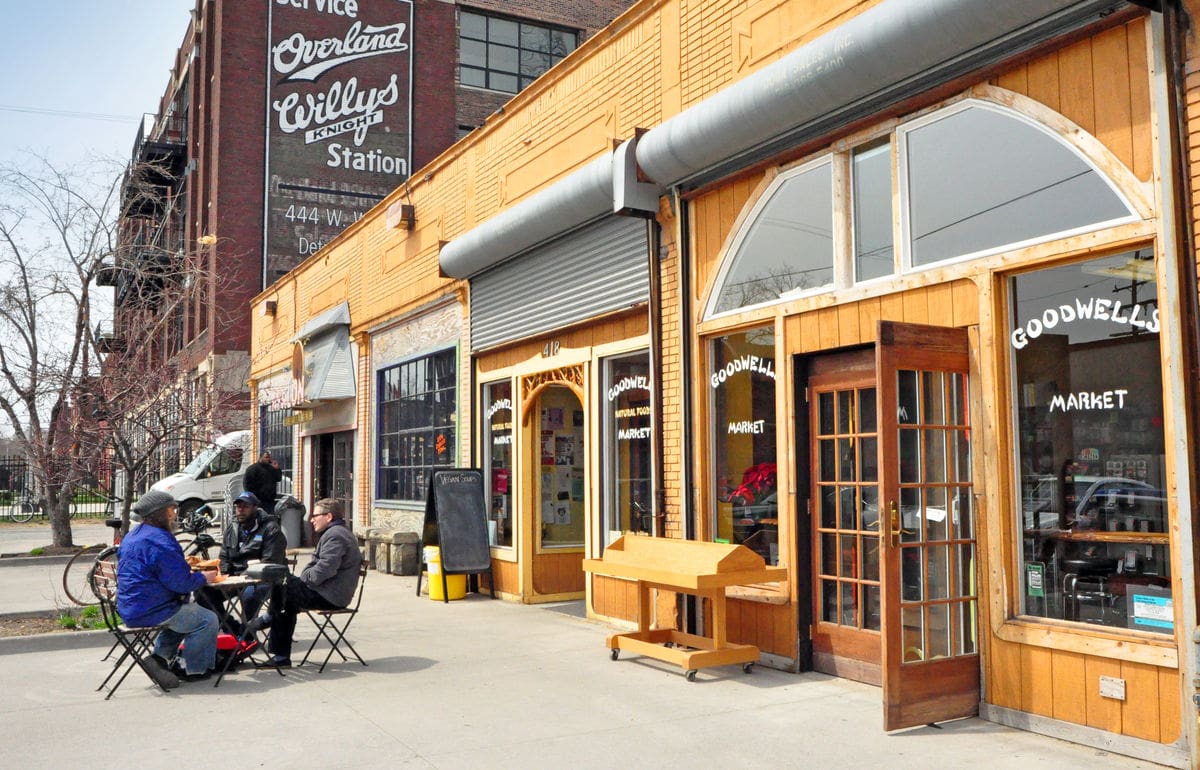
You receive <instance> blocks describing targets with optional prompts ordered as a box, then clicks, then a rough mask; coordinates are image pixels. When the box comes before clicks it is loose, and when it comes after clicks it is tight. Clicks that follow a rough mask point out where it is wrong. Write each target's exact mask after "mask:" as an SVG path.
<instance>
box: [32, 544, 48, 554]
mask: <svg viewBox="0 0 1200 770" xmlns="http://www.w3.org/2000/svg"><path fill="white" fill-rule="evenodd" d="M44 553H46V549H45V548H42V547H41V546H40V545H39V546H38V547H37V548H34V549H33V550H31V551H30V552H29V555H30V556H41V555H42V554H44Z"/></svg>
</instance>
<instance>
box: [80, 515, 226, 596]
mask: <svg viewBox="0 0 1200 770" xmlns="http://www.w3.org/2000/svg"><path fill="white" fill-rule="evenodd" d="M202 507H204V506H202ZM208 522H209V524H204V525H200V526H198V528H196V529H195V531H188V532H179V533H176V535H175V538H176V540H179V541H180V542H179V545H180V547H181V548H183V553H184V556H199V557H200V558H201V559H208V558H210V557H209V553H210V551H211V550H212V549H213V548H214V547H216V544H217V541H216V540H215V539H214V538H213V536H212V535H210V534H208V533H207V532H204V531H203V530H204V529H207V527H208V526H210V525H211V519H208ZM104 524H105V526H108V527H112V531H113V541H112V544H111V545H107V546H106V545H103V544H99V545H92V546H88V547H86V548H84V549H83V550H81V551H80V552H79V553H77V554H75V555H74V556H72V557H71V560H70V561H68V562H67V566H66V567H64V568H63V577H62V585H63V591H64V592H65V593H66V595H67V598H68V599H70V600H71V601H72V602H74V603H75V604H78V605H79V606H81V607H87V606H89V605H94V604H99V603H100V599H99V597H97V596H96V593H95V592H94V591H93V590H92V575H93V574H95V572H96V568H97V567H98V566H99V565H100V564H101V563H104V562H116V560H117V554H118V549H119V548H120V546H121V519H120V518H119V517H115V516H112V517H109V518H107V519H105V520H104ZM181 535H184V536H187V538H186V540H184V539H182V538H181V537H180V536H181Z"/></svg>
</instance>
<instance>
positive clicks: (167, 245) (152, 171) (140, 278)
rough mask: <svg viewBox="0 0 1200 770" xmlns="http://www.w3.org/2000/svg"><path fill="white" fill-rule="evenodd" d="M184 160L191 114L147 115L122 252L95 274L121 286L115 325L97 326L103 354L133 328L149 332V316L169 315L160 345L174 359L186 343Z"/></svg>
mask: <svg viewBox="0 0 1200 770" xmlns="http://www.w3.org/2000/svg"><path fill="white" fill-rule="evenodd" d="M186 162H187V117H186V115H170V116H165V117H163V116H155V115H145V116H144V117H143V119H142V126H141V129H140V130H139V131H138V135H137V139H136V140H135V141H134V144H133V154H132V157H131V159H130V162H129V165H128V166H127V167H126V169H125V175H124V178H123V180H122V183H121V213H120V221H119V225H118V227H119V230H118V233H119V234H118V239H119V240H118V249H117V255H116V258H115V260H114V263H113V264H109V265H105V266H104V267H103V268H101V270H100V271H99V274H98V276H97V283H98V284H99V285H101V286H112V287H114V288H115V289H116V296H115V298H114V303H113V305H114V320H113V323H112V326H111V327H108V328H105V327H97V329H96V336H97V339H98V340H99V341H100V345H101V349H102V350H103V351H105V352H109V351H116V350H120V349H121V348H122V347H123V345H124V341H125V339H126V338H127V336H128V335H129V334H130V333H133V334H139V335H140V334H142V333H143V330H142V329H141V328H140V327H141V325H142V322H144V321H145V319H146V318H153V317H155V316H159V315H163V314H164V313H165V315H164V316H163V318H162V325H161V326H158V327H157V328H158V329H159V330H160V332H159V333H160V334H161V339H162V343H163V344H162V346H161V347H160V348H159V350H161V351H162V353H163V354H164V355H166V356H170V355H172V354H174V353H175V352H176V351H177V350H178V349H179V346H180V345H181V340H182V336H183V334H182V326H183V314H184V308H183V304H184V303H182V302H181V301H179V300H180V299H181V297H182V294H183V293H184V292H185V291H186V287H185V286H184V284H185V278H184V273H185V271H184V270H183V269H182V267H183V259H184V255H183V226H182V211H181V205H182V191H183V180H184V166H185V164H186ZM135 329H136V331H135Z"/></svg>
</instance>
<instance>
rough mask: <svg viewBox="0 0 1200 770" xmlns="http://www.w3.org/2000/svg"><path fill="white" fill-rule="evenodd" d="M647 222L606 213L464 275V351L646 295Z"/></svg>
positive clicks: (555, 325) (544, 329)
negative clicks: (467, 291) (467, 281)
mask: <svg viewBox="0 0 1200 770" xmlns="http://www.w3.org/2000/svg"><path fill="white" fill-rule="evenodd" d="M647 253H648V245H647V242H646V221H645V220H643V219H634V218H629V217H605V218H603V219H600V220H597V221H596V222H593V223H591V224H588V225H584V226H583V227H581V228H579V229H578V230H574V231H572V232H570V233H567V234H566V235H564V236H562V237H561V238H558V239H557V240H554V241H551V242H549V243H546V244H544V245H542V246H538V247H536V248H534V249H531V250H529V251H527V252H525V253H524V254H521V255H519V256H516V257H514V258H512V259H510V260H508V261H506V262H504V263H502V264H500V265H498V266H496V267H494V268H492V269H490V270H487V271H485V272H483V273H480V274H479V275H477V276H475V277H473V278H472V279H471V350H472V351H473V352H477V351H480V350H484V349H486V348H490V347H493V346H495V345H500V344H503V343H506V342H512V341H513V340H518V339H522V338H524V337H530V336H532V335H535V334H541V333H544V332H548V331H551V330H553V329H559V328H562V327H564V326H569V325H570V324H573V323H577V322H579V321H584V320H587V319H588V318H593V317H595V316H598V315H601V314H603V313H609V312H612V311H614V310H620V309H622V308H627V307H630V306H631V305H636V304H639V303H644V302H646V301H647V300H648V298H649V293H650V283H649V275H648V267H647V259H648V257H647Z"/></svg>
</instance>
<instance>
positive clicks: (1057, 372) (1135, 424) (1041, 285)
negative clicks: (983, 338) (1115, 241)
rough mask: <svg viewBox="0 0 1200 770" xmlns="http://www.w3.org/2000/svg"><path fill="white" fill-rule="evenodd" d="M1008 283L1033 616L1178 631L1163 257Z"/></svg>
mask: <svg viewBox="0 0 1200 770" xmlns="http://www.w3.org/2000/svg"><path fill="white" fill-rule="evenodd" d="M1010 286H1011V303H1012V305H1011V318H1012V328H1011V332H1010V335H1009V340H1008V343H1009V347H1010V349H1011V351H1012V362H1013V372H1014V384H1015V389H1014V394H1013V397H1014V399H1015V404H1014V407H1015V408H1014V410H1013V411H1014V414H1015V422H1016V439H1017V441H1016V450H1017V455H1018V456H1017V460H1018V462H1019V469H1018V474H1017V476H1018V479H1019V483H1020V494H1019V495H1018V496H1017V498H1016V499H1017V500H1018V502H1019V506H1020V508H1019V517H1020V519H1019V527H1020V530H1021V534H1022V549H1021V553H1022V561H1023V564H1022V570H1021V576H1022V580H1021V585H1022V605H1023V607H1024V611H1025V614H1027V615H1033V616H1037V617H1045V618H1054V619H1060V620H1070V621H1077V622H1080V623H1089V624H1093V625H1099V626H1109V627H1116V628H1124V629H1132V630H1137V631H1150V632H1156V633H1162V634H1170V633H1173V631H1174V622H1173V619H1174V612H1173V606H1174V605H1173V597H1172V595H1171V589H1170V586H1171V580H1170V578H1171V572H1170V558H1169V557H1170V554H1169V535H1168V534H1167V533H1168V526H1169V520H1168V506H1167V500H1166V492H1165V491H1164V490H1165V489H1166V476H1165V470H1164V454H1165V449H1164V447H1165V442H1164V437H1163V396H1162V359H1161V353H1160V350H1159V334H1158V331H1159V310H1158V294H1157V285H1156V283H1155V275H1154V253H1153V250H1152V249H1142V250H1139V251H1134V252H1127V253H1124V254H1118V255H1116V256H1113V257H1106V258H1104V259H1098V260H1091V261H1088V262H1082V263H1076V264H1073V265H1067V266H1064V267H1056V268H1053V269H1050V270H1039V271H1037V272H1034V273H1027V274H1024V275H1019V276H1017V277H1015V278H1013V279H1011V281H1010Z"/></svg>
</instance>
